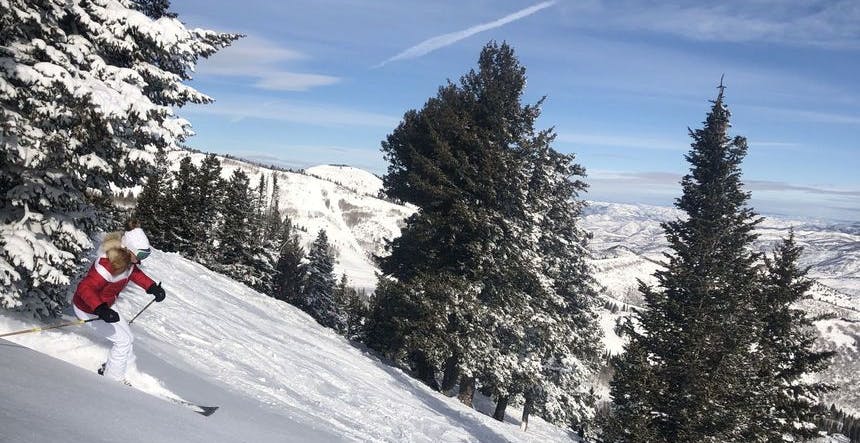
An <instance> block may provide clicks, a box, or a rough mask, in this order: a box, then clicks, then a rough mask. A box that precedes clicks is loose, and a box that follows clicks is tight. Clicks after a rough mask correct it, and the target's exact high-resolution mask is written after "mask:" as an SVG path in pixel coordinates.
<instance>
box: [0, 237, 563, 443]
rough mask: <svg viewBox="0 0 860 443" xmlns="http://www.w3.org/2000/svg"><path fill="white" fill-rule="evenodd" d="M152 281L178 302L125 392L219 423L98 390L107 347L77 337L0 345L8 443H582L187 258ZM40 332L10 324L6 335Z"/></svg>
mask: <svg viewBox="0 0 860 443" xmlns="http://www.w3.org/2000/svg"><path fill="white" fill-rule="evenodd" d="M143 269H144V271H145V272H147V273H148V274H149V275H150V276H152V277H153V278H154V279H156V280H158V281H161V282H162V283H163V285H164V288H165V289H166V290H167V294H168V295H167V299H166V300H165V301H164V302H162V303H158V304H154V305H153V306H152V307H150V308H149V309H148V310H147V311H145V312H144V313H143V314H142V315H141V316H140V317H139V318H138V320H137V321H136V322H135V323H134V324H133V325H132V329H133V330H134V333H135V335H136V339H135V343H134V346H135V353H136V354H137V357H138V358H137V363H136V365H135V366H136V367H135V368H134V369H132V370H131V371H130V374H129V376H128V379H129V380H130V381H131V383H132V384H133V385H134V386H136V387H139V388H140V389H142V390H144V391H146V392H150V393H153V394H157V395H159V396H174V397H175V396H179V397H182V398H185V399H187V400H189V401H195V402H199V403H202V404H206V405H215V406H220V409H219V410H218V411H217V412H216V413H215V414H214V415H212V416H211V417H207V418H203V417H202V416H199V415H197V414H195V413H193V412H191V411H189V410H188V409H185V408H184V407H181V406H177V405H174V404H172V403H170V402H166V401H162V400H156V399H153V398H152V397H149V396H147V395H144V394H139V393H138V392H136V391H134V390H132V389H131V388H128V387H126V386H124V385H121V384H118V383H114V382H111V381H108V380H106V379H104V378H101V377H99V376H97V375H96V374H95V369H96V368H97V367H98V366H99V364H100V363H101V362H103V361H104V358H105V355H106V353H107V347H108V346H107V343H106V342H104V341H103V340H100V339H99V338H98V337H97V336H96V335H95V334H94V333H91V331H89V330H88V327H87V326H74V327H69V328H66V329H56V330H51V331H45V332H41V333H37V334H26V335H17V336H13V337H10V338H9V339H8V340H9V341H10V342H14V344H13V343H9V342H3V341H2V340H0V361H2V362H3V370H2V371H0V441H3V442H7V441H8V442H25V441H34V442H36V441H56V440H58V439H60V437H62V440H64V441H124V442H137V441H139V442H152V441H159V442H174V441H175V442H188V441H199V442H234V441H247V442H282V441H387V442H400V441H412V442H438V441H458V442H459V441H483V442H492V441H534V442H546V441H568V440H571V439H572V436H570V435H568V433H567V432H566V431H564V430H561V429H559V428H557V427H555V426H552V425H549V424H547V423H545V422H543V421H542V420H540V419H534V420H531V421H530V427H529V431H528V432H525V433H524V432H522V431H520V430H519V427H518V420H517V417H519V414H518V413H517V411H516V410H514V409H513V408H511V409H510V411H509V416H508V418H507V420H506V422H505V423H501V422H498V421H495V420H493V419H492V418H491V417H490V416H489V415H485V414H482V413H480V412H478V411H475V410H473V409H470V408H467V407H464V406H463V405H462V404H460V403H459V401H458V400H457V399H456V398H449V397H446V396H444V395H442V394H439V393H436V392H434V391H432V390H430V389H429V388H427V387H426V386H425V385H423V384H422V383H420V382H418V381H417V380H415V379H413V378H411V377H410V376H408V375H407V374H405V373H403V372H401V371H400V370H398V369H395V368H393V367H391V366H389V365H387V364H386V363H384V362H382V361H380V360H378V359H377V358H375V357H373V356H372V355H371V354H370V353H368V352H367V351H365V350H363V349H362V348H361V347H360V346H357V345H356V344H354V343H351V342H349V341H348V340H346V339H344V338H343V337H341V336H339V335H337V334H336V333H335V332H334V331H332V330H330V329H326V328H323V327H321V326H319V325H318V324H317V323H316V322H315V321H314V320H313V319H312V318H311V317H309V316H308V315H306V314H305V313H303V312H302V311H300V310H298V309H296V308H294V307H293V306H291V305H289V304H286V303H283V302H280V301H278V300H275V299H273V298H271V297H268V296H265V295H263V294H260V293H258V292H256V291H254V290H252V289H250V288H248V287H246V286H244V285H242V284H240V283H237V282H235V281H233V280H231V279H229V278H227V277H225V276H222V275H220V274H216V273H214V272H212V271H209V270H208V269H206V268H205V267H203V266H201V265H199V264H197V263H194V262H190V261H188V260H185V259H184V258H182V257H181V256H179V255H177V254H174V253H162V252H160V251H154V252H153V254H152V255H151V256H150V258H148V259H147V260H146V262H145V263H144V266H143ZM149 300H151V297H150V296H148V295H146V294H145V293H144V292H143V291H142V290H141V289H139V288H137V287H136V286H134V285H129V288H127V289H126V291H125V292H124V294H123V295H122V297H121V298H120V300H119V302H118V303H117V305H116V306H115V308H116V309H117V310H118V311H119V312H120V313H122V314H123V315H126V316H131V315H134V314H135V313H137V312H138V311H139V310H140V309H141V308H142V307H143V306H144V305H145V304H146V303H147V302H148V301H149ZM32 326H33V325H32V323H31V322H29V321H25V320H23V319H22V318H21V317H17V316H15V315H13V314H11V313H10V312H8V311H0V331H3V332H5V331H12V330H19V329H25V328H28V327H32ZM20 346H25V347H27V348H30V349H34V350H37V351H39V352H41V353H44V354H47V355H49V356H52V357H55V358H57V359H60V360H63V361H65V362H66V363H69V364H71V365H74V366H77V368H75V367H72V366H69V365H67V364H62V363H60V362H57V361H51V359H46V358H44V357H41V356H36V355H33V353H31V352H28V351H27V350H24V349H22V348H21V347H20ZM481 406H482V407H483V408H485V410H486V409H489V408H492V406H493V405H491V404H489V403H485V404H482V405H481ZM490 412H491V410H490Z"/></svg>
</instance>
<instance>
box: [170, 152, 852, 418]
mask: <svg viewBox="0 0 860 443" xmlns="http://www.w3.org/2000/svg"><path fill="white" fill-rule="evenodd" d="M171 155H172V164H174V165H178V162H179V159H180V158H181V157H182V156H185V155H191V156H192V158H193V160H194V161H195V163H198V164H199V162H200V161H202V159H203V157H204V155H203V154H199V153H188V152H185V151H178V152H175V153H172V154H171ZM222 164H223V167H224V172H223V174H224V176H225V177H229V175H230V174H232V172H233V170H234V169H235V168H242V169H243V170H244V171H245V172H246V173H247V174H248V175H249V176H250V177H251V183H252V184H254V183H256V182H257V181H258V180H259V176H260V174H266V175H267V176H268V177H269V178H270V177H271V176H272V175H277V176H278V181H279V183H280V188H281V195H280V202H279V203H280V207H281V208H282V209H284V210H285V211H286V212H287V213H289V215H290V217H292V219H293V221H294V223H296V224H298V225H299V226H301V227H303V228H305V229H306V231H304V232H301V235H302V240H303V241H304V243H305V245H306V246H307V245H310V243H311V242H312V241H313V238H314V236H315V234H316V231H317V230H319V229H321V228H322V229H326V231H327V233H328V235H329V239H330V241H331V242H332V243H333V244H334V245H335V248H336V250H337V254H338V256H337V259H338V262H337V264H336V266H335V272H336V273H338V274H340V273H346V274H347V275H348V277H349V279H350V281H351V282H352V284H354V285H355V286H358V287H363V288H367V289H372V288H373V287H375V284H376V277H375V272H376V267H375V265H374V263H373V260H372V257H373V255H376V254H383V253H384V241H385V239H391V238H394V237H396V236H398V235H399V234H400V227H401V226H402V222H403V219H404V218H405V217H407V216H408V215H410V214H412V213H413V212H414V211H415V208H414V207H409V206H404V205H398V204H395V203H392V202H390V201H386V200H384V199H380V198H378V197H376V196H377V195H378V194H379V190H380V189H381V186H382V181H381V179H379V178H378V177H376V176H375V175H373V174H371V173H369V172H366V171H363V170H360V169H357V168H351V167H348V166H318V167H314V168H309V169H307V170H306V171H304V172H303V173H299V172H288V171H278V170H273V169H268V168H265V167H260V166H256V165H252V164H250V163H246V162H242V161H238V160H234V159H222ZM268 182H269V183H271V180H268ZM682 215H683V213H682V212H680V211H678V210H677V209H675V208H670V207H658V206H649V205H630V204H618V203H603V202H590V203H589V206H588V208H587V209H586V212H585V215H584V217H583V227H584V228H585V229H586V230H587V231H589V232H590V233H591V234H592V235H593V239H592V240H591V243H590V249H591V253H592V261H591V263H592V265H593V267H594V270H595V277H596V278H597V280H598V282H599V283H600V284H601V285H602V287H603V290H602V295H603V297H604V298H606V299H607V302H608V303H614V304H616V305H618V306H619V307H621V308H624V305H633V306H636V305H638V304H639V303H640V302H641V299H640V295H639V293H638V282H637V279H641V280H643V281H645V282H648V283H654V280H653V277H652V275H653V273H654V271H655V270H656V269H658V268H659V267H660V261H661V260H663V253H664V252H666V251H667V244H666V241H665V239H664V237H663V230H662V228H661V227H660V223H661V222H664V221H667V220H672V219H675V218H677V217H681V216H682ZM790 228H793V229H794V232H795V235H796V240H797V243H798V244H800V245H801V246H803V247H804V248H805V250H804V255H803V257H802V264H804V265H806V266H810V267H811V270H810V276H811V277H813V278H815V279H816V280H817V282H818V283H817V284H816V285H815V287H814V290H813V300H810V301H807V302H806V303H805V304H804V306H805V307H806V308H807V309H808V310H810V311H813V312H816V313H822V312H827V313H833V314H835V315H836V316H837V318H836V319H833V320H826V321H822V322H819V323H818V327H819V330H820V331H821V332H822V346H826V347H829V348H833V349H836V350H838V351H839V352H840V354H839V356H838V357H837V358H836V359H835V363H834V365H833V366H832V368H831V369H830V370H829V371H828V373H827V374H825V377H826V378H827V379H828V380H831V381H833V382H835V383H837V384H838V385H839V386H840V389H839V390H838V391H837V392H835V393H834V394H833V396H832V398H833V399H834V400H836V401H837V402H838V404H839V405H840V406H842V407H844V408H846V410H851V411H854V412H855V413H860V392H858V390H857V389H856V386H860V225H858V224H835V223H832V222H829V221H826V220H815V219H807V220H791V219H784V218H777V217H767V218H765V220H764V221H763V222H762V223H761V224H760V226H759V228H758V230H757V233H758V234H759V240H758V243H757V247H759V248H760V249H761V250H762V251H768V252H769V251H770V250H771V249H772V248H773V246H774V245H775V244H776V243H777V242H778V241H780V239H781V238H782V237H784V236H786V235H787V234H788V231H789V229H790ZM624 315H627V311H623V310H622V311H620V312H616V313H612V312H609V311H607V312H605V313H604V314H603V319H602V321H601V324H602V325H603V327H604V331H605V333H606V346H607V349H608V350H609V351H610V352H620V351H621V350H622V341H621V340H620V339H619V338H618V337H617V336H616V335H615V333H614V331H613V329H614V326H615V322H616V321H617V319H618V317H620V316H624Z"/></svg>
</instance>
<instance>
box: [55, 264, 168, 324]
mask: <svg viewBox="0 0 860 443" xmlns="http://www.w3.org/2000/svg"><path fill="white" fill-rule="evenodd" d="M109 269H111V266H110V262H109V261H108V259H107V257H105V256H101V257H99V259H98V261H96V262H95V263H93V265H92V266H91V267H90V270H89V271H88V272H87V275H86V276H84V278H83V279H82V280H81V282H80V283H78V288H77V289H76V290H75V296H74V298H72V303H74V304H75V306H77V307H78V309H80V310H82V311H84V312H87V313H90V314H92V313H93V310H94V309H95V308H97V307H98V306H99V305H100V304H102V303H107V304H108V306H113V304H114V302H116V299H117V297H119V293H120V292H122V290H123V289H125V285H127V284H128V281H129V280H131V281H133V282H134V283H135V284H137V285H138V286H140V287H141V288H143V289H149V287H150V286H152V285H153V284H155V282H154V281H152V279H151V278H149V277H148V276H147V275H146V274H144V273H143V271H141V270H140V269H139V268H138V267H137V265H131V267H130V268H129V269H128V270H126V271H125V272H123V273H121V274H119V275H113V274H111V272H110V271H109Z"/></svg>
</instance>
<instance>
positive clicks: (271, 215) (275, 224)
mask: <svg viewBox="0 0 860 443" xmlns="http://www.w3.org/2000/svg"><path fill="white" fill-rule="evenodd" d="M280 199H281V187H280V185H279V184H278V174H277V173H274V174H272V199H271V202H270V203H269V207H268V208H267V209H266V214H265V221H264V227H265V228H264V229H265V232H266V234H265V235H266V236H267V237H271V238H277V236H278V234H279V233H280V232H281V223H282V220H281V208H280V203H279V201H280ZM278 245H279V243H277V242H276V246H278Z"/></svg>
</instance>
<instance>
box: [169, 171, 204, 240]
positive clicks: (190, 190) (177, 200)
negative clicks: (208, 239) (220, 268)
mask: <svg viewBox="0 0 860 443" xmlns="http://www.w3.org/2000/svg"><path fill="white" fill-rule="evenodd" d="M197 175H198V171H197V167H196V166H194V163H193V162H192V161H191V157H190V156H186V157H182V160H180V161H179V169H178V170H177V171H175V172H174V173H173V186H172V189H171V191H170V193H169V195H168V196H167V199H166V201H165V206H164V207H165V211H164V212H163V214H162V218H163V221H164V223H165V224H166V226H167V245H166V248H167V249H165V250H166V251H176V252H179V253H180V254H182V255H184V256H185V257H194V255H195V253H196V252H197V245H195V244H194V241H193V239H194V234H195V228H196V226H195V225H196V223H197V221H198V220H199V218H198V217H199V216H198V214H197V213H196V211H195V205H194V203H195V202H197V201H198V195H199V189H198V187H197Z"/></svg>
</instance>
